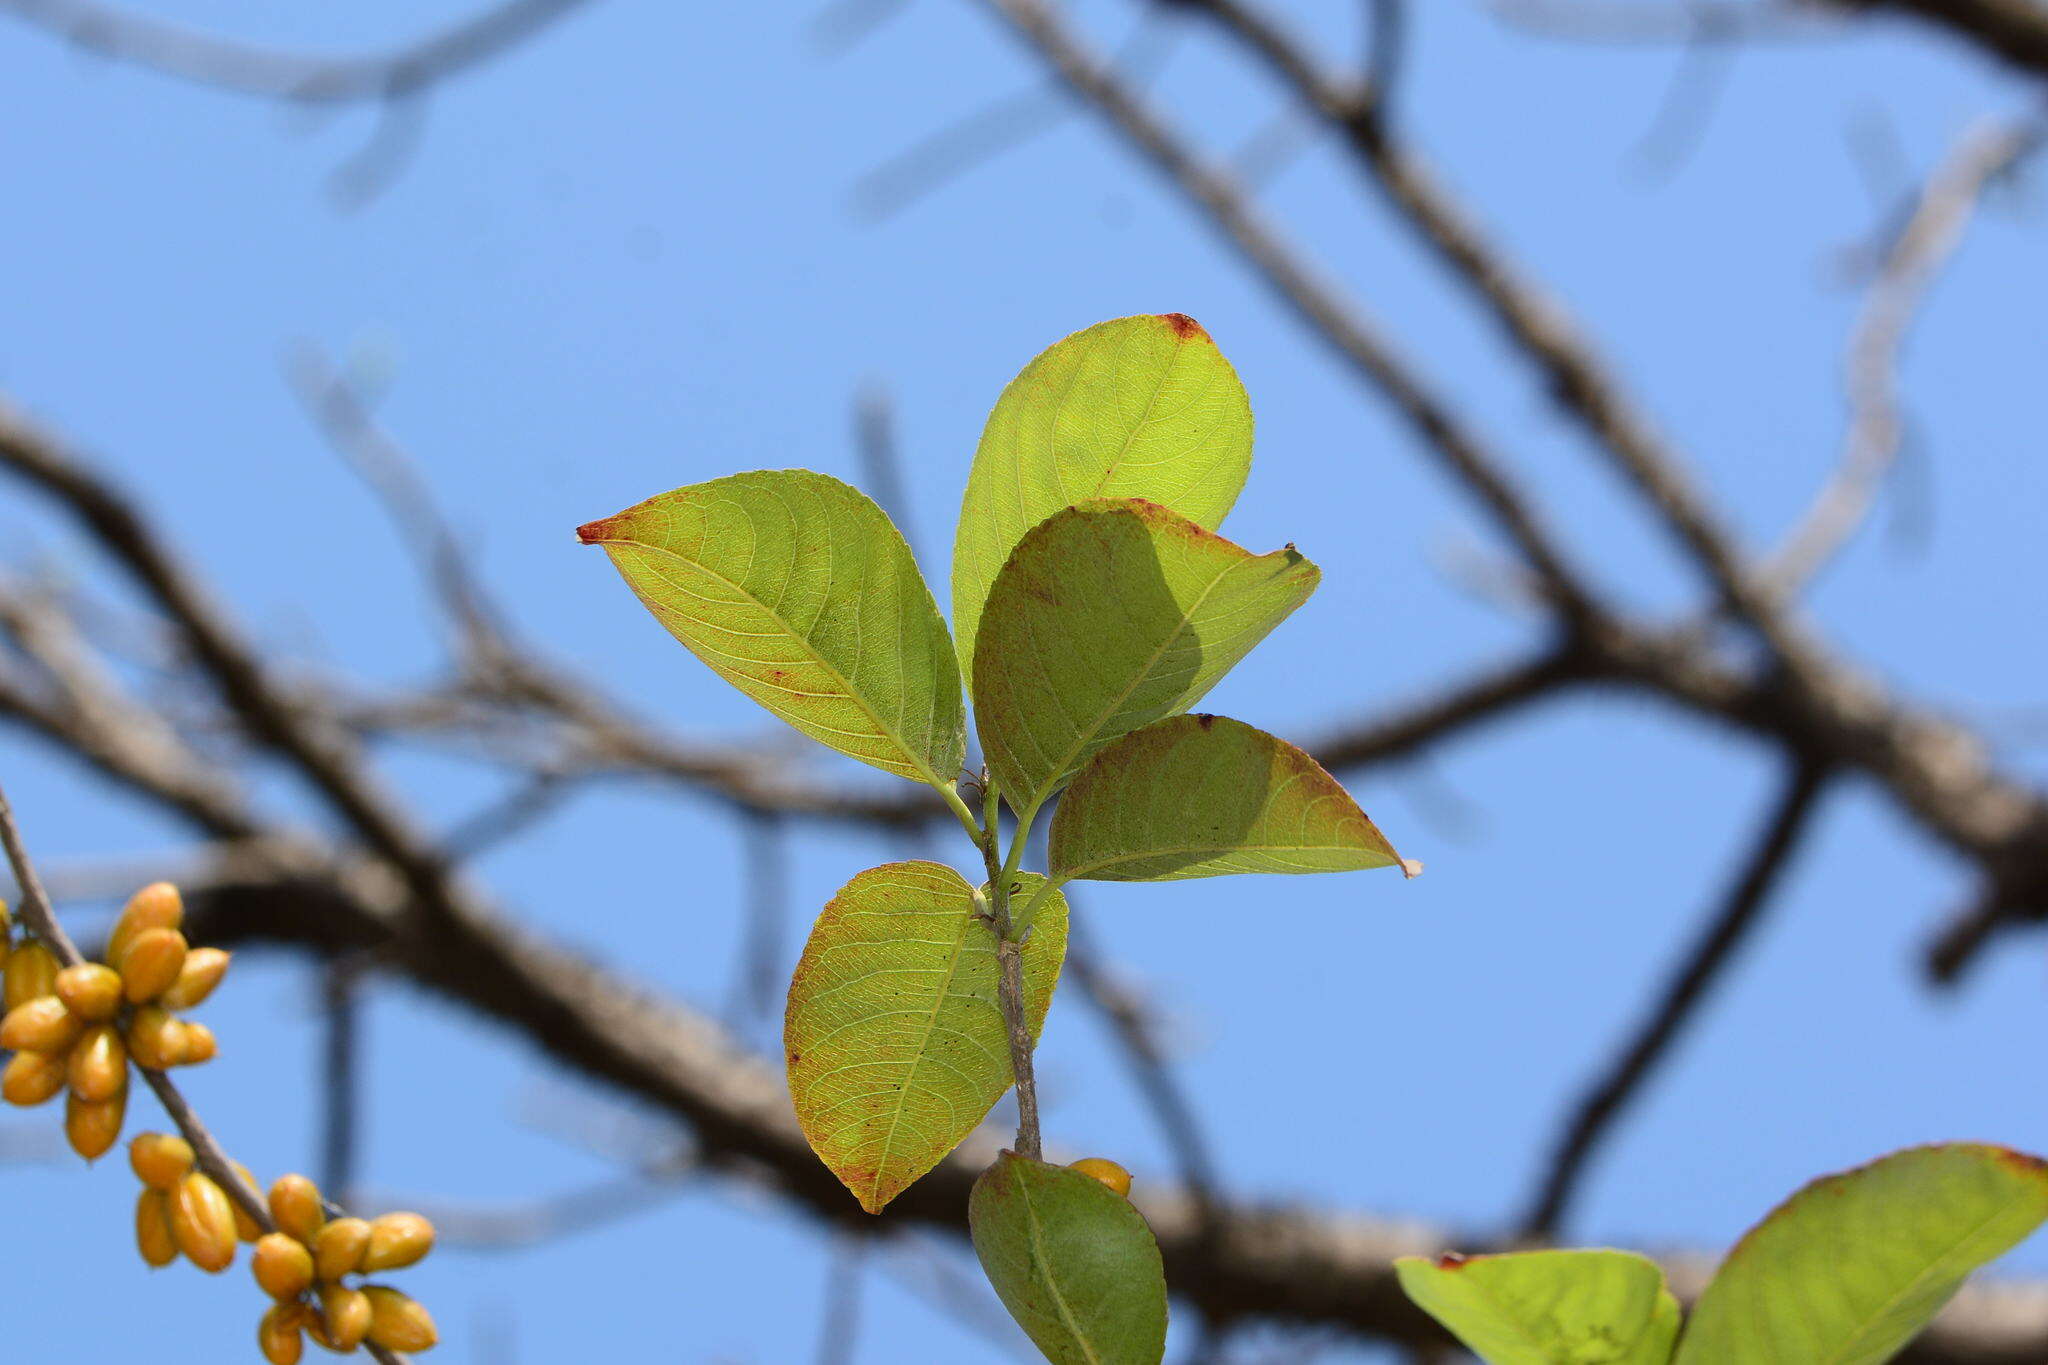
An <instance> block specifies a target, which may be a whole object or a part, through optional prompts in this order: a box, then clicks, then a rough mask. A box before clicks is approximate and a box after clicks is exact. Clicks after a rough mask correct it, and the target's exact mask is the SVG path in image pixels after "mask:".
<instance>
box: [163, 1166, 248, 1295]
mask: <svg viewBox="0 0 2048 1365" xmlns="http://www.w3.org/2000/svg"><path fill="white" fill-rule="evenodd" d="M171 1234H172V1235H173V1236H174V1237H176V1238H177V1240H178V1250H180V1251H182V1252H184V1253H185V1255H186V1257H187V1258H189V1259H190V1260H191V1262H192V1264H194V1265H196V1266H198V1267H199V1268H200V1269H201V1270H204V1271H206V1272H207V1273H208V1274H210V1275H218V1274H219V1273H220V1272H221V1271H223V1270H226V1269H227V1268H228V1267H229V1266H230V1265H232V1264H234V1260H235V1209H234V1205H233V1204H232V1203H231V1202H230V1201H229V1199H228V1196H227V1191H226V1190H223V1189H222V1188H221V1187H220V1186H218V1185H216V1184H214V1183H213V1181H212V1180H211V1179H210V1178H208V1177H207V1176H206V1175H205V1174H204V1173H203V1172H200V1171H194V1172H192V1173H191V1174H190V1175H188V1176H186V1177H185V1178H184V1179H183V1180H180V1181H179V1182H178V1184H177V1188H176V1189H174V1190H172V1191H171Z"/></svg>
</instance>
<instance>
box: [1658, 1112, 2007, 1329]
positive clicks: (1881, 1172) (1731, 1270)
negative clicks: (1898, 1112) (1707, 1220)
mask: <svg viewBox="0 0 2048 1365" xmlns="http://www.w3.org/2000/svg"><path fill="white" fill-rule="evenodd" d="M2043 1219H2048V1164H2044V1163H2043V1162H2041V1161H2040V1160H2039V1159H2037V1158H2035V1157H2030V1156H2022V1155H2020V1154H2019V1153H2018V1152H2012V1151H2008V1150H2006V1149H2005V1148H2003V1147H1986V1146H1980V1145H1977V1144H1974V1143H1950V1144H1945V1145H1941V1146H1934V1147H1914V1148H1909V1149H1907V1150H1906V1151H1903V1152H1894V1153H1893V1154H1892V1155H1890V1156H1888V1157H1884V1158H1882V1159H1880V1160H1878V1161H1874V1162H1872V1163H1871V1164H1870V1165H1868V1166H1862V1167H1859V1168H1857V1169H1856V1170H1853V1171H1848V1172H1845V1173H1843V1174H1841V1175H1831V1176H1827V1177H1825V1178H1824V1179H1820V1180H1816V1181H1814V1182H1813V1183H1812V1184H1810V1185H1808V1186H1806V1187H1805V1188H1804V1189H1802V1190H1800V1191H1799V1192H1798V1193H1797V1194H1795V1195H1793V1196H1792V1197H1791V1198H1790V1199H1788V1200H1786V1201H1785V1202H1784V1203H1782V1204H1780V1205H1779V1206H1778V1207H1777V1208H1776V1209H1774V1210H1773V1211H1772V1212H1771V1213H1770V1214H1769V1216H1767V1217H1766V1218H1765V1219H1764V1220H1763V1221H1762V1222H1761V1223H1759V1224H1757V1225H1756V1226H1755V1227H1754V1228H1752V1229H1750V1231H1749V1233H1748V1234H1747V1235H1746V1236H1744V1237H1743V1239H1742V1240H1741V1241H1740V1242H1737V1243H1736V1244H1735V1248H1734V1250H1732V1251H1730V1252H1729V1253H1728V1258H1727V1259H1726V1260H1725V1261H1723V1262H1722V1263H1721V1269H1720V1270H1719V1271H1718V1272H1717V1273H1716V1274H1715V1276H1714V1279H1713V1282H1712V1283H1711V1284H1709V1285H1708V1286H1707V1291H1706V1293H1704V1294H1702V1295H1701V1296H1700V1301H1699V1303H1698V1304H1696V1305H1695V1306H1694V1308H1693V1313H1692V1320H1691V1321H1690V1322H1689V1323H1688V1324H1687V1325H1686V1329H1685V1338H1684V1340H1683V1341H1682V1342H1680V1344H1679V1347H1678V1356H1677V1365H1880V1362H1882V1361H1887V1360H1890V1359H1891V1358H1892V1357H1893V1356H1895V1355H1897V1354H1898V1353H1899V1352H1900V1351H1901V1350H1903V1349H1904V1348H1905V1346H1906V1345H1907V1344H1908V1343H1909V1342H1911V1341H1912V1339H1913V1337H1914V1336H1915V1335H1916V1334H1917V1333H1918V1332H1919V1331H1920V1329H1921V1328H1922V1327H1924V1326H1926V1325H1927V1323H1928V1322H1929V1321H1930V1320H1931V1319H1932V1318H1933V1317H1934V1315H1935V1314H1936V1313H1937V1312H1939V1311H1940V1310H1941V1306H1942V1305H1943V1304H1945V1303H1947V1302H1948V1300H1949V1298H1950V1297H1951V1296H1952V1295H1953V1294H1954V1293H1955V1292H1956V1290H1957V1289H1959V1288H1961V1287H1962V1283H1963V1280H1964V1279H1965V1278H1966V1277H1967V1276H1968V1275H1969V1273H1970V1272H1971V1271H1973V1270H1975V1269H1976V1268H1977V1267H1978V1266H1981V1265H1983V1264H1984V1263H1985V1262H1987V1261H1990V1260H1992V1259H1994V1258H1996V1257H1998V1256H2000V1255H2003V1254H2004V1253H2005V1252H2006V1251H2008V1250H2010V1249H2011V1248H2013V1247H2015V1246H2017V1245H2018V1244H2019V1243H2020V1242H2022V1241H2024V1240H2026V1238H2027V1236H2028V1234H2030V1233H2032V1232H2033V1231H2034V1229H2035V1228H2037V1227H2039V1226H2040V1225H2041V1222H2042V1220H2043Z"/></svg>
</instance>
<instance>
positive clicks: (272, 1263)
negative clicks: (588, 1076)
mask: <svg viewBox="0 0 2048 1365" xmlns="http://www.w3.org/2000/svg"><path fill="white" fill-rule="evenodd" d="M184 919H185V907H184V901H183V900H182V898H180V896H179V895H178V889H177V888H176V887H174V886H172V885H170V884H169V883H168V882H158V883H156V884H154V885H152V886H146V887H144V888H143V889H142V890H140V891H138V892H136V893H135V895H134V896H133V897H132V898H130V900H129V902H128V904H127V906H126V907H125V908H124V909H123V910H122V911H121V916H120V918H119V919H118V920H117V921H116V922H115V925H114V931H113V934H112V935H111V936H110V937H109V938H108V940H107V951H106V959H107V960H106V962H104V963H98V962H88V963H82V964H80V965H79V966H76V967H60V965H59V963H58V960H57V958H56V955H55V954H53V953H52V952H51V951H50V949H49V948H48V946H47V945H45V944H43V943H41V942H38V941H37V940H36V939H35V938H34V937H33V936H29V937H26V938H24V939H22V940H20V941H16V939H15V937H14V925H13V921H12V919H11V917H10V916H9V914H8V910H7V905H6V903H5V902H4V901H0V988H4V1001H5V1007H6V1008H5V1013H4V1015H0V1050H4V1051H11V1052H12V1053H13V1054H14V1056H13V1058H12V1059H11V1060H10V1061H9V1062H8V1063H7V1066H6V1068H5V1070H4V1072H0V1098H4V1099H5V1100H6V1101H7V1102H8V1103H10V1104H19V1105H36V1104H42V1103H44V1102H45V1101H47V1100H51V1099H54V1098H56V1096H57V1094H58V1093H59V1092H60V1091H62V1090H64V1089H65V1088H66V1087H69V1089H70V1091H71V1097H70V1101H69V1109H68V1111H67V1113H66V1115H65V1124H64V1127H65V1132H66V1134H67V1136H68V1137H69V1138H70V1140H71V1146H72V1148H73V1149H74V1150H75V1151H77V1153H78V1154H79V1155H80V1156H82V1157H84V1158H85V1159H86V1160H88V1161H92V1160H96V1159H97V1158H99V1157H100V1156H103V1155H104V1154H105V1153H106V1152H107V1151H108V1149H109V1148H111V1147H112V1146H113V1145H114V1143H115V1142H116V1141H117V1140H119V1138H120V1136H121V1124H122V1121H123V1119H124V1117H125V1115H126V1112H127V1104H128V1063H129V1061H130V1060H131V1059H132V1060H133V1061H134V1062H135V1063H136V1064H138V1065H140V1066H143V1067H146V1068H148V1069H150V1070H152V1071H162V1070H167V1069H168V1068H170V1067H174V1066H191V1065H193V1064H195V1063H199V1062H205V1061H211V1060H212V1059H213V1056H214V1053H215V1051H216V1050H217V1049H216V1045H215V1041H214V1036H213V1032H212V1030H210V1029H208V1028H207V1027H206V1026H205V1025H204V1024H195V1023H192V1022H189V1021H187V1020H184V1019H180V1018H178V1017H177V1016H176V1014H174V1013H173V1011H176V1010H185V1009H190V1008H192V1007H193V1006H195V1005H198V1004H200V1003H201V1002H202V1001H204V1000H205V999H206V998H207V997H208V996H209V995H211V994H213V990H214V987H216V986H218V985H219V984H220V982H221V978H222V977H223V976H224V975H226V973H227V969H228V954H226V953H224V952H221V951H220V950H218V949H215V948H193V947H191V946H189V945H188V944H187V943H186V942H185V936H184V935H183V934H182V933H181V932H179V929H180V926H181V925H182V924H183V923H184ZM128 1162H129V1165H130V1166H132V1167H133V1168H134V1171H135V1174H136V1177H137V1178H138V1179H140V1180H141V1181H142V1193H141V1195H140V1196H139V1197H138V1198H137V1200H136V1204H135V1241H136V1246H137V1248H138V1249H139V1250H140V1251H141V1252H142V1259H143V1260H144V1261H146V1262H148V1263H149V1264H150V1265H151V1266H152V1267H162V1266H167V1265H169V1264H170V1263H171V1262H173V1261H175V1260H177V1259H178V1257H179V1256H181V1255H182V1256H184V1257H185V1259H187V1260H189V1261H191V1262H192V1264H194V1265H196V1266H198V1267H199V1268H200V1269H201V1270H204V1271H206V1272H208V1273H209V1274H219V1273H220V1272H221V1271H223V1270H226V1269H227V1268H228V1267H229V1266H230V1265H233V1264H234V1260H235V1248H236V1245H237V1244H238V1243H240V1242H249V1243H253V1245H254V1250H253V1252H252V1255H251V1268H252V1269H253V1270H254V1271H255V1275H256V1283H257V1284H258V1285H259V1286H260V1287H261V1288H262V1290H263V1292H264V1293H266V1294H268V1295H269V1296H270V1298H271V1299H272V1300H273V1303H272V1305H271V1307H270V1309H269V1311H268V1312H266V1313H265V1314H264V1315H263V1319H262V1322H261V1323H260V1324H259V1325H258V1327H257V1331H256V1341H257V1345H258V1346H259V1347H261V1349H262V1351H263V1357H264V1359H266V1360H268V1361H270V1362H272V1365H297V1362H298V1360H299V1358H300V1356H301V1355H302V1354H303V1353H304V1351H305V1339H306V1338H307V1337H311V1338H312V1339H313V1341H315V1342H316V1343H318V1344H319V1345H321V1346H323V1347H325V1348H327V1349H328V1350H330V1351H335V1352H338V1353H341V1354H347V1353H349V1352H351V1351H354V1350H356V1349H357V1348H358V1347H360V1346H362V1345H363V1344H364V1343H365V1342H367V1343H369V1344H370V1345H372V1346H376V1347H382V1348H385V1349H387V1350H392V1351H424V1350H427V1349H428V1348H430V1347H432V1346H433V1345H434V1344H435V1342H436V1341H437V1340H439V1335H438V1333H437V1332H436V1331H435V1328H434V1320H433V1319H432V1318H431V1317H429V1316H428V1315H427V1310H426V1309H424V1308H422V1307H420V1305H419V1304H417V1303H415V1302H414V1301H413V1300H412V1299H410V1298H407V1297H406V1296H405V1295H404V1294H401V1293H399V1292H398V1291H397V1290H395V1289H391V1288H387V1287H385V1286H383V1285H374V1284H358V1283H352V1280H353V1279H354V1278H355V1277H358V1276H362V1275H375V1274H379V1273H382V1272H384V1271H387V1270H402V1269H404V1268H405V1267H406V1266H410V1265H414V1264H416V1263H418V1262H419V1260H420V1259H421V1258H422V1257H424V1256H425V1255H426V1254H427V1252H428V1251H430V1250H432V1249H433V1245H434V1227H433V1224H431V1223H429V1222H428V1221H427V1220H426V1219H424V1218H422V1217H420V1216H419V1215H418V1214H416V1213H389V1214H385V1215H384V1216H383V1217H381V1218H377V1219H374V1220H370V1221H365V1220H363V1219H361V1218H346V1217H336V1218H332V1219H330V1218H329V1217H328V1216H327V1215H328V1206H327V1205H326V1203H325V1202H324V1201H323V1200H322V1199H321V1197H320V1191H319V1189H318V1188H316V1187H315V1186H314V1184H313V1182H312V1181H310V1180H308V1179H306V1178H305V1177H304V1176H302V1175H287V1176H283V1177H281V1178H280V1179H279V1180H278V1181H277V1183H276V1184H274V1185H272V1186H271V1187H270V1197H269V1212H270V1219H271V1221H272V1222H273V1223H275V1224H276V1227H277V1231H275V1232H270V1233H266V1232H264V1231H263V1228H262V1226H261V1225H260V1224H259V1223H258V1222H257V1220H256V1219H255V1218H253V1217H251V1216H250V1214H249V1213H248V1212H247V1211H246V1210H244V1209H242V1208H241V1207H240V1206H238V1205H237V1204H236V1202H235V1201H234V1200H233V1199H232V1198H231V1197H229V1195H228V1192H227V1191H226V1190H224V1189H222V1188H221V1186H220V1184H219V1182H217V1181H216V1180H214V1179H213V1178H212V1177H211V1176H209V1175H207V1174H206V1172H205V1171H203V1170H201V1169H200V1168H199V1163H198V1157H197V1155H196V1154H195V1153H194V1152H193V1150H192V1145H191V1143H190V1142H188V1141H187V1140H186V1139H184V1138H182V1137H179V1136H176V1135H174V1134H170V1133H143V1134H140V1135H139V1136H137V1137H136V1138H135V1140H134V1141H133V1142H131V1143H129V1144H128ZM234 1169H235V1172H236V1173H237V1174H238V1175H239V1176H241V1178H242V1180H243V1181H244V1182H245V1183H246V1184H247V1185H248V1186H249V1188H250V1189H252V1190H253V1189H256V1188H257V1186H256V1181H255V1178H254V1177H253V1176H251V1175H250V1174H249V1171H248V1168H247V1167H244V1166H241V1165H239V1164H236V1165H235V1166H234Z"/></svg>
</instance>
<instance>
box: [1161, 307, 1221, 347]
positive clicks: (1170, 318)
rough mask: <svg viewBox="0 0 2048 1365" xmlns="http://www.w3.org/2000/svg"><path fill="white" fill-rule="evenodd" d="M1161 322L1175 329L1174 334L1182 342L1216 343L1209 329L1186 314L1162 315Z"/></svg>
mask: <svg viewBox="0 0 2048 1365" xmlns="http://www.w3.org/2000/svg"><path fill="white" fill-rule="evenodd" d="M1159 320H1160V321H1161V322H1163V323H1165V324H1166V325H1167V326H1168V327H1170V328H1172V329H1173V334H1174V335H1175V336H1177V337H1179V338H1180V339H1181V340H1182V341H1208V342H1211V344H1213V343H1214V338H1212V337H1211V336H1210V335H1209V333H1208V331H1207V329H1205V328H1204V327H1203V326H1202V324H1201V323H1199V322H1196V321H1195V320H1194V319H1193V318H1191V317H1189V316H1188V315H1187V314H1186V313H1161V314H1159Z"/></svg>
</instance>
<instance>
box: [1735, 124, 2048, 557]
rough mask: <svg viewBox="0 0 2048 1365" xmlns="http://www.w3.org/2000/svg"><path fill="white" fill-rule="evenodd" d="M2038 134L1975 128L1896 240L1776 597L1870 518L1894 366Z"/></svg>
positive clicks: (1895, 432)
mask: <svg viewBox="0 0 2048 1365" xmlns="http://www.w3.org/2000/svg"><path fill="white" fill-rule="evenodd" d="M2041 134H2042V129H2041V126H2040V125H2039V124H2038V123H2028V124H2024V125H2014V126H2007V125H2003V124H1991V125H1986V126H1984V127H1980V128H1977V129H1974V130H1972V131H1971V132H1970V133H1969V134H1968V135H1967V136H1966V137H1965V138H1964V139H1963V140H1962V142H1961V143H1960V145H1958V146H1957V147H1956V149H1955V151H1954V152H1952V153H1951V154H1950V155H1949V157H1948V159H1947V160H1946V161H1945V162H1944V163H1943V164H1942V166H1941V167H1940V169H1938V170H1937V171H1936V172H1935V174H1934V175H1933V176H1932V177H1931V178H1930V179H1929V180H1928V182H1927V186H1926V188H1925V189H1924V190H1922V191H1921V193H1920V196H1919V199H1918V200H1917V202H1915V204H1914V205H1913V207H1912V210H1911V212H1910V213H1909V214H1908V215H1907V218H1906V221H1905V224H1904V226H1903V227H1902V228H1900V230H1899V232H1898V233H1897V235H1896V236H1895V237H1894V239H1893V241H1892V244H1891V248H1890V250H1889V251H1887V252H1886V253H1885V257H1884V260H1883V261H1882V262H1880V264H1879V266H1878V269H1877V277H1876V281H1875V283H1874V284H1873V285H1872V287H1871V289H1870V293H1869V297H1868V298H1867V299H1866V300H1865V301H1864V306H1863V312H1862V316H1861V317H1859V318H1858V319H1857V323H1856V329H1855V333H1854V335H1853V336H1852V337H1851V339H1850V343H1849V354H1848V360H1847V363H1846V365H1845V369H1846V371H1847V375H1846V377H1847V381H1848V384H1847V387H1848V394H1849V424H1848V430H1847V432H1846V433H1845V434H1844V436H1843V441H1842V455H1841V463H1840V465H1839V466H1838V467H1837V469H1836V470H1835V473H1834V476H1833V477H1832V478H1831V479H1830V480H1829V481H1828V483H1827V485H1826V486H1825V487H1823V488H1822V489H1821V491H1820V493H1819V495H1818V496H1817V497H1816V498H1815V499H1814V502H1813V506H1812V507H1811V508H1809V509H1808V511H1807V513H1806V515H1805V517H1804V518H1803V519H1802V520H1801V521H1800V523H1799V524H1798V525H1797V526H1796V527H1794V528H1793V530H1792V531H1791V532H1790V533H1789V534H1788V535H1787V537H1786V539H1785V542H1784V544H1783V545H1782V546H1781V547H1780V548H1779V550H1778V551H1777V553H1776V555H1775V556H1774V557H1773V559H1772V562H1771V563H1770V564H1769V565H1768V566H1767V567H1766V569H1765V573H1766V574H1767V575H1768V576H1769V578H1770V580H1771V587H1772V589H1773V591H1775V592H1776V593H1777V594H1778V595H1779V596H1781V597H1787V596H1790V595H1791V593H1792V592H1793V591H1794V590H1796V589H1797V588H1798V587H1799V585H1801V584H1802V583H1804V582H1806V581H1807V580H1808V579H1810V578H1811V577H1812V576H1813V575H1814V574H1815V573H1816V572H1817V571H1818V570H1819V569H1820V567H1821V566H1822V565H1823V564H1825V563H1826V562H1827V560H1828V559H1829V558H1830V557H1831V556H1832V555H1834V554H1835V553H1836V552H1837V551H1838V550H1839V549H1840V548H1841V547H1842V545H1843V543H1844V542H1845V541H1847V540H1848V538H1849V537H1850V536H1851V535H1853V534H1854V533H1855V530H1856V528H1857V526H1858V525H1860V524H1861V523H1862V522H1863V520H1864V518H1865V517H1866V516H1867V515H1868V513H1869V510H1870V506H1871V504H1872V502H1873V501H1875V499H1876V496H1877V491H1878V489H1879V488H1880V487H1881V486H1882V485H1883V483H1884V480H1885V477H1886V475H1887V474H1888V473H1889V472H1890V470H1891V468H1892V464H1893V461H1895V460H1896V459H1897V458H1898V453H1899V448H1900V446H1901V445H1902V444H1903V441H1904V431H1905V418H1904V415H1903V413H1902V412H1901V410H1900V403H1899V395H1898V367H1899V358H1900V353H1901V352H1902V351H1903V350H1904V348H1905V343H1906V335H1907V332H1908V330H1909V329H1910V328H1911V327H1912V325H1913V321H1914V319H1915V318H1916V317H1917V316H1918V314H1919V310H1920V308H1921V306H1922V304H1923V302H1924V301H1925V299H1926V296H1927V292H1928V290H1929V289H1930V288H1931V287H1932V285H1933V284H1934V281H1935V279H1936V277H1937V276H1938V274H1939V272H1940V270H1941V268H1942V266H1943V265H1945V264H1946V263H1947V261H1948V259H1949V257H1950V256H1951V255H1952V254H1953V253H1954V252H1955V249H1956V246H1957V244H1958V243H1959V242H1960V241H1961V239H1962V235H1963V231H1964V229H1965V228H1966V227H1967V226H1968V224H1969V221H1970V217H1971V215H1972V213H1974V212H1975V210H1976V208H1977V205H1978V203H1979V201H1980V199H1981V198H1982V196H1983V193H1984V190H1985V188H1986V186H1988V185H1989V184H1990V183H1991V182H1992V181H1994V180H1996V179H1997V178H1998V177H1999V176H2001V175H2003V174H2005V173H2006V172H2008V171H2010V170H2011V169H2012V168H2013V166H2014V165H2015V164H2017V163H2018V162H2019V161H2020V160H2021V159H2022V158H2023V157H2025V156H2026V155H2027V154H2028V153H2029V152H2031V151H2032V150H2034V149H2035V148H2036V147H2038V146H2039V145H2040V140H2041Z"/></svg>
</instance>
